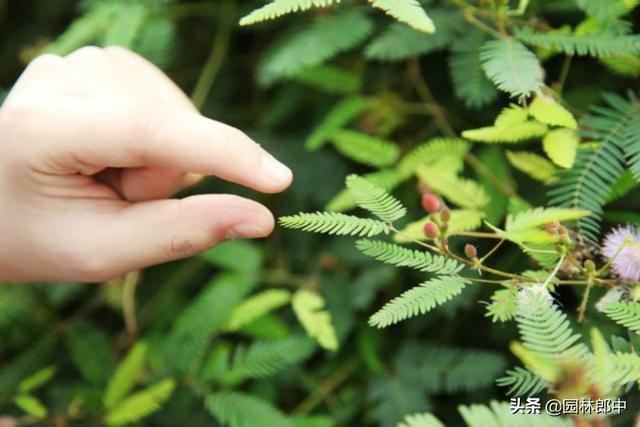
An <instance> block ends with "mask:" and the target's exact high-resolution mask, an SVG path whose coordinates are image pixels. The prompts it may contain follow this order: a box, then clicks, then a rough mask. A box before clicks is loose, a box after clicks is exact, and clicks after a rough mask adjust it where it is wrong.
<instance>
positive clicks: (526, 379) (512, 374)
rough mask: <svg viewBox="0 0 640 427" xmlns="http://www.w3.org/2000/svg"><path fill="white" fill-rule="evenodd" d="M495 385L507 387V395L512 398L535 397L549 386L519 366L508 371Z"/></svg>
mask: <svg viewBox="0 0 640 427" xmlns="http://www.w3.org/2000/svg"><path fill="white" fill-rule="evenodd" d="M496 383H497V384H498V385H499V386H502V387H509V390H508V391H507V394H510V395H514V396H535V395H537V394H539V393H540V392H542V391H543V390H545V389H546V388H548V386H549V385H548V384H547V383H545V382H544V381H543V380H542V379H541V378H540V377H538V376H537V375H536V374H534V373H533V372H531V371H529V370H527V369H524V368H521V367H519V366H516V367H515V368H514V369H512V370H508V371H507V372H506V375H505V376H504V377H502V378H499V379H498V380H497V381H496Z"/></svg>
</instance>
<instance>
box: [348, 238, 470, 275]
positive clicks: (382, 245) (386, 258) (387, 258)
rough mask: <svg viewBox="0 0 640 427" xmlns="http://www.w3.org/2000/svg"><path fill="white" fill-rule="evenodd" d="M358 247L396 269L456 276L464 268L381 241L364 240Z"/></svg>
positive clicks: (421, 252)
mask: <svg viewBox="0 0 640 427" xmlns="http://www.w3.org/2000/svg"><path fill="white" fill-rule="evenodd" d="M356 247H357V248H358V249H359V250H360V251H361V252H362V253H364V254H365V255H368V256H370V257H373V258H375V259H376V260H378V261H381V262H384V263H386V264H391V265H395V266H396V267H409V268H415V269H416V270H419V271H424V272H428V273H438V274H454V273H457V272H459V271H460V270H462V268H463V267H464V266H463V265H462V264H460V263H459V262H457V261H456V260H453V259H450V258H446V257H444V256H442V255H432V254H430V253H429V252H423V251H414V250H411V249H407V248H403V247H402V246H398V245H394V244H392V243H387V242H382V241H380V240H368V239H362V240H358V241H357V242H356Z"/></svg>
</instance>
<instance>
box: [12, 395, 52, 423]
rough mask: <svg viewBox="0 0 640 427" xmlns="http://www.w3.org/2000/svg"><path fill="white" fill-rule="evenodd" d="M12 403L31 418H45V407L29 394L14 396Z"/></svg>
mask: <svg viewBox="0 0 640 427" xmlns="http://www.w3.org/2000/svg"><path fill="white" fill-rule="evenodd" d="M14 402H15V404H16V405H17V406H18V407H20V409H22V410H23V411H24V412H26V413H27V414H29V415H31V416H33V417H36V418H44V417H46V416H47V413H48V411H47V407H46V406H44V405H43V404H42V402H40V401H39V400H38V399H37V398H35V397H33V396H31V395H29V394H21V395H18V396H16V397H15V399H14Z"/></svg>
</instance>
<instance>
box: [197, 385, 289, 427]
mask: <svg viewBox="0 0 640 427" xmlns="http://www.w3.org/2000/svg"><path fill="white" fill-rule="evenodd" d="M205 406H206V408H207V410H208V411H209V412H210V413H211V414H212V415H213V416H214V417H216V419H217V420H218V421H219V422H220V424H222V425H225V426H228V427H255V426H274V427H275V426H278V427H293V424H292V423H291V420H290V419H289V418H288V417H287V416H285V415H284V414H282V412H280V411H279V410H278V409H276V408H274V407H273V406H271V404H269V403H267V402H265V401H264V400H261V399H258V398H257V397H253V396H250V395H248V394H244V393H237V392H221V393H215V394H211V395H209V396H207V398H206V400H205Z"/></svg>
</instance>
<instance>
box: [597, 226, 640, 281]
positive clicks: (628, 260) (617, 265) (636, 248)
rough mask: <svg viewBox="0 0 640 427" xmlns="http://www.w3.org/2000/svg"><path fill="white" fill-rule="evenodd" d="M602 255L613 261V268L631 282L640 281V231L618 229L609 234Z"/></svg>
mask: <svg viewBox="0 0 640 427" xmlns="http://www.w3.org/2000/svg"><path fill="white" fill-rule="evenodd" d="M602 254H603V255H604V256H605V257H606V258H607V259H612V258H613V262H612V263H611V268H612V269H613V271H614V272H616V273H617V274H618V275H619V276H620V277H621V278H622V279H624V280H626V281H629V282H637V281H639V280H640V230H637V229H636V228H634V227H631V226H629V225H628V226H626V227H618V228H616V229H615V230H612V231H611V232H609V234H607V236H606V237H605V239H604V243H603V245H602Z"/></svg>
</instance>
